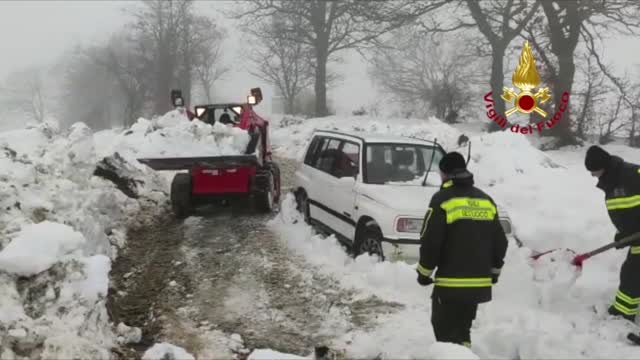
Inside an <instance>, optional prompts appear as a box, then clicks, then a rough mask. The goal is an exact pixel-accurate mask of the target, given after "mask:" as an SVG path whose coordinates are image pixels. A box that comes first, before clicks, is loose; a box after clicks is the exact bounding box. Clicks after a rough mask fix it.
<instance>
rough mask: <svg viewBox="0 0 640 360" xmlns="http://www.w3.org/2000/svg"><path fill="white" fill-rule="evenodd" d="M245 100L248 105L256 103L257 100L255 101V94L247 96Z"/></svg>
mask: <svg viewBox="0 0 640 360" xmlns="http://www.w3.org/2000/svg"><path fill="white" fill-rule="evenodd" d="M247 102H248V103H249V104H250V105H255V104H256V103H257V101H256V97H255V96H247Z"/></svg>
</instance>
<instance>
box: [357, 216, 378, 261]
mask: <svg viewBox="0 0 640 360" xmlns="http://www.w3.org/2000/svg"><path fill="white" fill-rule="evenodd" d="M353 247H354V248H353V255H354V257H358V256H359V255H362V254H364V253H368V254H369V255H377V256H378V258H379V260H380V261H384V252H383V251H382V232H381V231H380V228H379V227H378V226H377V225H368V226H366V227H365V228H364V229H363V230H362V232H361V233H360V235H359V236H358V238H357V239H356V242H355V244H354V246H353Z"/></svg>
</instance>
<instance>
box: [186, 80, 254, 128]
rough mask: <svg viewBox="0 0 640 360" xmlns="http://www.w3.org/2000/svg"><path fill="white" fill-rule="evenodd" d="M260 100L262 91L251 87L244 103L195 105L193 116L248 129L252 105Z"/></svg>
mask: <svg viewBox="0 0 640 360" xmlns="http://www.w3.org/2000/svg"><path fill="white" fill-rule="evenodd" d="M261 101H262V91H261V90H260V88H253V89H251V95H249V96H248V97H247V102H246V103H230V104H208V105H197V106H196V107H195V108H194V111H195V117H196V118H197V119H198V120H200V121H202V122H205V123H207V124H210V125H213V124H214V123H216V122H220V123H221V124H224V125H232V126H237V127H240V128H241V129H248V128H249V125H250V123H251V120H252V119H251V118H252V115H254V114H255V113H254V112H253V106H254V105H258V104H259V103H260V102H261Z"/></svg>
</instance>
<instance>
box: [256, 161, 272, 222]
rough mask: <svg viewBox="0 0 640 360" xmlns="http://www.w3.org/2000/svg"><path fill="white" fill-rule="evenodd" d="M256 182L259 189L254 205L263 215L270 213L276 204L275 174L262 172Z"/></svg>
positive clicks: (266, 171)
mask: <svg viewBox="0 0 640 360" xmlns="http://www.w3.org/2000/svg"><path fill="white" fill-rule="evenodd" d="M256 182H257V183H258V184H259V188H258V190H257V191H256V193H255V194H254V204H255V207H256V209H257V210H258V211H259V212H262V213H270V212H272V211H273V209H274V208H275V204H276V196H277V191H276V183H275V181H274V178H273V173H272V172H271V171H269V170H264V171H261V172H260V173H258V174H257V175H256Z"/></svg>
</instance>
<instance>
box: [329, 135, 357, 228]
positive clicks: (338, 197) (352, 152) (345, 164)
mask: <svg viewBox="0 0 640 360" xmlns="http://www.w3.org/2000/svg"><path fill="white" fill-rule="evenodd" d="M361 148H362V147H361V146H360V144H359V143H357V142H353V141H348V140H345V141H343V142H342V144H341V145H340V154H339V155H338V156H339V157H338V159H337V161H336V163H335V165H334V168H333V171H332V173H331V179H330V182H331V189H332V190H331V191H332V196H331V205H330V206H331V207H332V208H333V209H335V210H336V212H338V213H339V215H340V218H341V219H340V220H341V221H339V222H338V224H336V228H335V229H336V231H338V232H339V233H340V234H342V235H343V236H345V237H346V238H347V239H349V240H351V241H353V240H354V236H355V231H356V218H355V214H354V205H355V199H356V192H355V185H356V178H357V176H358V174H360V163H361V161H360V157H361V155H360V153H361V151H360V149H361Z"/></svg>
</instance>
